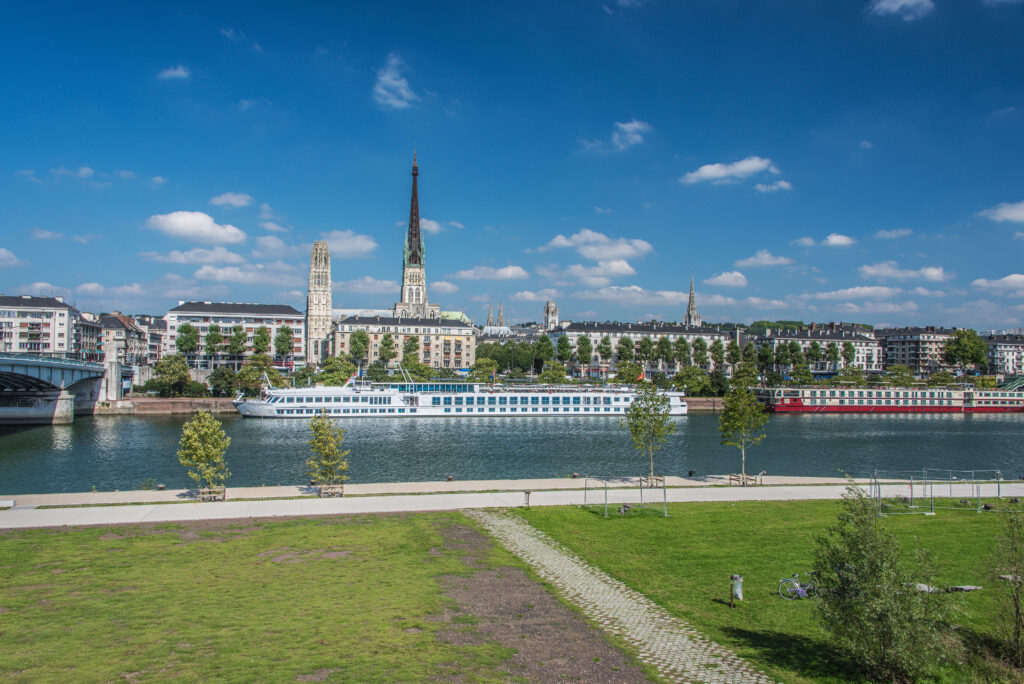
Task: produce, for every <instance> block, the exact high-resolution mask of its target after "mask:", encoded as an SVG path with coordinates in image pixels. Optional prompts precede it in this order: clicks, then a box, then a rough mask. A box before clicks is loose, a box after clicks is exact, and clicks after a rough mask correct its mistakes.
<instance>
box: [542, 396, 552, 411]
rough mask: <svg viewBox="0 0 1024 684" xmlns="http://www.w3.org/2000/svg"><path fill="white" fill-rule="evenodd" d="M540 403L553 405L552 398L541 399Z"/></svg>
mask: <svg viewBox="0 0 1024 684" xmlns="http://www.w3.org/2000/svg"><path fill="white" fill-rule="evenodd" d="M540 403H542V404H550V403H551V397H541V398H540ZM545 410H547V409H545Z"/></svg>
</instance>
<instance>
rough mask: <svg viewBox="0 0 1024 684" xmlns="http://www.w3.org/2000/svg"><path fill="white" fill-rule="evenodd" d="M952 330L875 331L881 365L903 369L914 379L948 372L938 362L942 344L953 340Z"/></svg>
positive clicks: (940, 362) (946, 368)
mask: <svg viewBox="0 0 1024 684" xmlns="http://www.w3.org/2000/svg"><path fill="white" fill-rule="evenodd" d="M954 330H955V329H954V328H936V327H934V326H927V327H923V328H912V327H911V328H879V329H877V330H875V338H876V339H878V341H879V342H881V344H882V364H883V365H884V366H885V367H886V368H888V367H889V366H895V365H903V366H907V367H908V368H910V370H911V372H912V373H914V375H928V374H931V373H934V372H935V371H938V370H948V369H949V368H948V366H947V365H946V364H945V363H944V362H943V360H942V352H943V350H944V349H945V347H946V342H947V341H948V340H949V339H950V338H952V337H953V332H954Z"/></svg>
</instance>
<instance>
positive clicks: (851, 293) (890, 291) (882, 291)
mask: <svg viewBox="0 0 1024 684" xmlns="http://www.w3.org/2000/svg"><path fill="white" fill-rule="evenodd" d="M902 293H903V290H901V289H899V288H898V287H886V286H884V285H859V286H857V287H847V288H844V289H842V290H832V291H831V292H816V293H814V294H812V295H810V297H811V298H812V299H891V298H893V297H895V296H896V295H899V294H902Z"/></svg>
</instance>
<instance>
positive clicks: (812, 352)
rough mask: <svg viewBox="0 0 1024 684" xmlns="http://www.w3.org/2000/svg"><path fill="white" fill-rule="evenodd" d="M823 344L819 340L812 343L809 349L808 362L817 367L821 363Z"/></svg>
mask: <svg viewBox="0 0 1024 684" xmlns="http://www.w3.org/2000/svg"><path fill="white" fill-rule="evenodd" d="M821 358H822V356H821V344H819V343H818V341H817V340H814V341H813V342H811V344H810V346H809V347H807V361H808V363H813V364H815V365H817V364H818V363H820V362H821Z"/></svg>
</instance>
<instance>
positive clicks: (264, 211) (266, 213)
mask: <svg viewBox="0 0 1024 684" xmlns="http://www.w3.org/2000/svg"><path fill="white" fill-rule="evenodd" d="M260 218H261V219H263V220H264V221H270V220H273V219H279V218H281V217H280V216H276V215H275V214H274V210H273V209H272V208H271V207H270V205H269V204H267V203H266V202H264V203H263V204H261V205H260Z"/></svg>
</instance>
